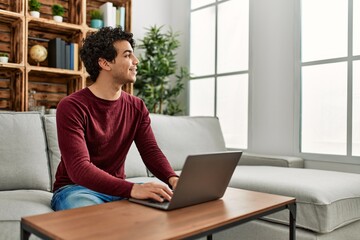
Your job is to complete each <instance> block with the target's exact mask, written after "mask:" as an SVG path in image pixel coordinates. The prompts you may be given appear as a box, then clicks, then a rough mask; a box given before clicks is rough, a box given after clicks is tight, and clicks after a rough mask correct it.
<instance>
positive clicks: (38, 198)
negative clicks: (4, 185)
mask: <svg viewBox="0 0 360 240" xmlns="http://www.w3.org/2000/svg"><path fill="white" fill-rule="evenodd" d="M51 198H52V193H50V192H47V191H41V190H12V191H0V222H2V221H19V220H20V219H21V217H24V216H30V215H36V214H41V213H48V212H53V210H52V209H51V207H50V201H51Z"/></svg>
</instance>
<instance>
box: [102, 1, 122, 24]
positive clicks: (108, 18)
mask: <svg viewBox="0 0 360 240" xmlns="http://www.w3.org/2000/svg"><path fill="white" fill-rule="evenodd" d="M100 12H101V13H102V14H103V16H104V17H103V19H104V26H105V27H119V26H121V28H122V29H125V7H121V6H120V7H116V6H114V5H113V3H112V2H106V3H104V4H103V5H101V6H100Z"/></svg>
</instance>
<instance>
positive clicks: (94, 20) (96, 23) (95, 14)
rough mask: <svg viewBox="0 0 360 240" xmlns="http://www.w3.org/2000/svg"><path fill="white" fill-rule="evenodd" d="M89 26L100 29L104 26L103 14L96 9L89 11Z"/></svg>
mask: <svg viewBox="0 0 360 240" xmlns="http://www.w3.org/2000/svg"><path fill="white" fill-rule="evenodd" d="M90 18H91V21H90V27H92V28H97V29H100V28H102V27H103V26H104V22H103V14H102V13H101V12H100V10H98V9H94V10H91V11H90Z"/></svg>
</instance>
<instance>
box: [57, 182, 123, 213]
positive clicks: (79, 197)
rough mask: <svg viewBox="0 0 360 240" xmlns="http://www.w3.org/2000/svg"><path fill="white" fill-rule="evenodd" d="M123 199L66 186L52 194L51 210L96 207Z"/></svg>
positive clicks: (80, 187)
mask: <svg viewBox="0 0 360 240" xmlns="http://www.w3.org/2000/svg"><path fill="white" fill-rule="evenodd" d="M121 199H123V198H121V197H116V196H111V195H107V194H103V193H99V192H95V191H92V190H90V189H88V188H86V187H82V186H79V185H66V186H64V187H61V188H59V189H58V190H56V191H55V192H54V195H53V197H52V199H51V208H52V209H53V210H54V211H59V210H66V209H71V208H79V207H85V206H91V205H97V204H101V203H106V202H112V201H118V200H121Z"/></svg>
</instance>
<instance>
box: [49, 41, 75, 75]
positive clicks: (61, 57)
mask: <svg viewBox="0 0 360 240" xmlns="http://www.w3.org/2000/svg"><path fill="white" fill-rule="evenodd" d="M48 66H49V67H53V68H62V69H70V70H75V71H78V70H79V44H78V43H72V42H71V43H67V42H65V41H64V40H62V39H61V38H54V39H51V40H50V41H49V44H48Z"/></svg>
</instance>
